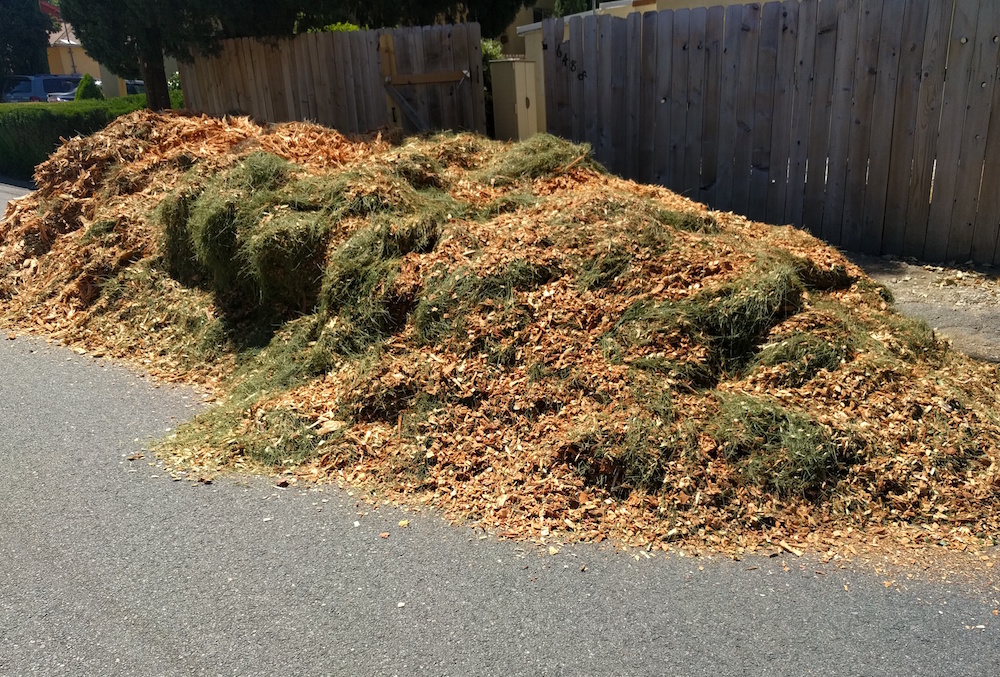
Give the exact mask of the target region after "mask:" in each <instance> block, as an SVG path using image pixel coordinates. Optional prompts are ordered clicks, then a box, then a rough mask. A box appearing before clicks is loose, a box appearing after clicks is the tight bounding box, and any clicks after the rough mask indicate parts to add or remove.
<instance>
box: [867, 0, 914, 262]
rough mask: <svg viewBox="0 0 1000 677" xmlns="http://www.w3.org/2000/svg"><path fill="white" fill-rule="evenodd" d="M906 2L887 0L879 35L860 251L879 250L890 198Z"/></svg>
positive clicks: (879, 251) (869, 252)
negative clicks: (890, 173) (894, 127)
mask: <svg viewBox="0 0 1000 677" xmlns="http://www.w3.org/2000/svg"><path fill="white" fill-rule="evenodd" d="M904 9H905V3H904V1H903V0H885V4H884V6H883V9H882V30H881V33H880V35H879V50H878V75H877V79H876V82H875V94H874V99H873V103H872V111H873V117H872V127H871V134H870V137H869V139H868V142H869V143H868V157H869V165H868V179H867V186H866V188H865V198H864V207H863V209H862V217H861V229H860V230H861V235H860V241H859V251H863V252H865V253H868V254H879V253H881V249H882V233H883V231H884V223H885V204H886V201H887V200H888V190H889V170H890V166H891V163H892V140H893V136H894V135H893V125H894V123H895V118H896V97H897V93H898V91H899V65H900V59H901V58H902V48H903V44H902V37H903V22H904V19H905V17H904Z"/></svg>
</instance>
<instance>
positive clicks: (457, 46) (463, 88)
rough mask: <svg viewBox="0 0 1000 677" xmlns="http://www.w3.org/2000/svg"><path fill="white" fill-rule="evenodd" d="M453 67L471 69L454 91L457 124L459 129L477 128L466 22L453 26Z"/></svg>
mask: <svg viewBox="0 0 1000 677" xmlns="http://www.w3.org/2000/svg"><path fill="white" fill-rule="evenodd" d="M450 45H451V69H452V70H454V71H469V75H468V76H466V77H465V78H463V79H462V81H461V82H459V83H457V84H456V85H455V86H454V87H453V88H452V89H453V91H454V99H455V102H454V104H453V105H454V108H455V126H456V128H457V129H462V130H469V129H475V122H474V121H473V119H472V96H471V94H472V82H471V78H472V71H471V70H469V36H468V29H467V26H466V25H465V24H457V25H455V26H452V27H451V40H450Z"/></svg>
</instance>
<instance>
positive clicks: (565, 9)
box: [552, 0, 591, 16]
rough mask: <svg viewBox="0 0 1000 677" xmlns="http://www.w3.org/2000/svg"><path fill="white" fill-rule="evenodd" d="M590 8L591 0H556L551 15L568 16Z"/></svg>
mask: <svg viewBox="0 0 1000 677" xmlns="http://www.w3.org/2000/svg"><path fill="white" fill-rule="evenodd" d="M590 8H591V0H556V5H555V8H554V9H553V10H552V16H570V15H571V14H580V13H581V12H586V11H587V10H589V9H590Z"/></svg>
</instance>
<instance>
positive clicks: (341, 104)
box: [180, 24, 486, 133]
mask: <svg viewBox="0 0 1000 677" xmlns="http://www.w3.org/2000/svg"><path fill="white" fill-rule="evenodd" d="M180 68H181V71H180V74H181V83H182V86H183V89H184V99H185V102H186V103H187V105H188V107H189V108H192V109H194V110H198V111H203V112H205V113H208V114H210V115H224V114H227V113H233V112H239V113H243V114H248V115H252V116H253V117H254V118H256V119H257V120H259V121H262V122H280V121H286V120H314V121H316V122H319V123H320V124H323V125H327V126H330V127H334V128H336V129H338V130H340V131H342V132H344V133H364V132H369V131H372V130H375V129H379V128H381V127H385V126H389V125H394V126H401V127H403V128H404V129H405V130H407V131H410V132H413V131H426V130H428V129H456V130H457V129H466V130H474V131H479V132H483V133H485V131H486V109H485V105H486V104H485V95H484V92H483V73H482V45H481V41H480V30H479V25H478V24H461V25H447V26H426V27H417V28H399V29H385V30H377V31H353V32H346V33H306V34H301V35H298V36H296V37H294V38H289V39H281V40H275V41H271V42H266V41H260V40H253V39H249V38H242V39H234V40H226V41H224V42H223V43H222V46H221V49H220V51H219V52H218V53H217V54H215V55H197V56H196V57H195V59H194V62H193V63H190V64H181V66H180Z"/></svg>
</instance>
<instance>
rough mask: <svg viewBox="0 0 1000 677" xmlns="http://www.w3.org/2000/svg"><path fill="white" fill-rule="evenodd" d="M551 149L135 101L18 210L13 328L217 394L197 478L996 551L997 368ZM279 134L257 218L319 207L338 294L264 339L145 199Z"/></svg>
mask: <svg viewBox="0 0 1000 677" xmlns="http://www.w3.org/2000/svg"><path fill="white" fill-rule="evenodd" d="M540 143H541V144H542V145H540V146H538V147H535V148H533V149H532V152H531V153H524V152H523V149H521V150H519V151H518V152H520V153H521V156H532V157H533V160H535V161H534V162H533V163H532V165H531V169H530V171H529V170H525V172H524V173H523V174H518V171H517V165H516V164H515V165H514V166H513V168H512V166H511V162H510V161H509V160H510V157H511V156H512V155H511V154H512V150H511V147H510V146H509V145H506V144H500V143H494V142H490V141H487V140H484V139H480V138H477V137H473V136H463V135H459V136H439V137H433V138H430V139H416V140H408V141H406V142H404V143H403V144H402V145H399V146H389V145H388V144H385V143H383V142H382V141H381V140H380V139H374V140H371V141H369V142H355V141H349V140H347V139H344V138H343V137H341V136H339V135H338V134H336V133H335V132H332V131H330V130H325V129H322V128H318V127H315V126H310V125H301V124H290V125H279V126H276V127H271V128H264V127H260V126H257V125H255V124H254V123H252V122H250V121H249V120H246V119H244V118H227V119H224V120H213V119H210V118H204V117H202V118H191V117H183V116H178V115H171V116H157V115H152V114H149V113H136V114H133V115H132V116H128V117H127V118H124V119H120V120H119V121H117V122H116V123H113V124H112V126H111V127H109V128H108V129H107V130H105V131H104V132H102V133H101V134H98V135H95V136H94V137H90V138H88V139H77V140H72V141H70V142H68V143H67V144H66V145H64V146H63V148H62V149H61V150H60V151H58V152H57V153H56V154H55V155H54V156H53V158H52V159H51V160H50V161H49V162H47V163H46V164H45V165H42V166H41V167H40V168H39V171H38V175H37V177H36V180H37V182H38V184H39V191H37V192H36V193H34V194H32V195H31V196H29V197H27V198H24V199H22V200H20V201H16V202H14V203H12V205H11V206H10V207H9V208H8V212H7V214H6V217H5V220H4V222H3V225H2V226H0V299H2V304H3V306H2V308H3V310H2V320H3V322H4V323H5V324H7V325H9V326H19V327H25V328H29V329H33V330H36V331H41V332H44V333H46V334H49V335H55V336H58V337H59V338H61V339H62V340H64V341H65V342H68V343H70V344H73V345H79V346H83V347H85V348H87V349H88V350H91V351H98V352H101V353H107V354H112V355H115V356H119V357H123V358H127V359H132V360H135V361H138V362H140V363H142V364H144V365H145V366H147V367H148V368H150V369H153V370H154V371H156V372H157V373H159V374H160V375H161V376H163V377H165V378H168V379H174V380H196V381H198V382H200V383H204V384H209V385H211V386H213V387H215V388H216V389H217V390H218V392H219V394H220V397H221V398H222V399H223V400H224V401H225V403H224V405H223V406H222V407H220V409H219V410H218V411H216V412H215V413H213V414H209V415H207V416H204V417H201V418H200V419H198V420H196V421H195V422H194V423H193V424H191V425H190V426H188V427H187V428H186V429H185V430H183V431H181V433H180V434H179V435H178V436H177V437H176V438H174V439H172V440H170V441H168V442H167V445H166V447H165V449H164V452H163V453H165V454H166V455H167V457H168V458H169V459H170V460H171V462H173V463H175V464H177V465H178V467H184V468H186V469H188V471H190V472H193V473H195V474H198V473H202V474H204V473H211V472H215V471H217V470H220V469H243V470H253V471H275V470H277V471H279V472H283V473H285V474H286V475H287V476H289V477H292V478H301V479H303V480H310V481H320V482H325V481H336V482H341V483H345V484H349V485H354V486H365V487H368V488H371V489H372V490H373V491H377V492H378V494H379V495H383V496H390V497H392V498H393V499H394V500H397V501H400V502H405V503H408V504H412V505H426V506H429V507H433V508H434V509H436V510H439V511H441V512H442V513H443V514H445V515H447V516H449V517H451V518H454V519H462V520H466V521H472V522H474V523H477V524H480V525H482V526H484V527H485V528H488V529H490V530H491V531H494V532H496V533H498V534H501V535H503V536H507V537H511V538H532V539H552V538H558V539H561V540H585V541H600V540H603V539H606V538H610V539H614V540H615V541H616V542H619V543H622V544H626V545H629V546H635V547H642V548H649V549H661V548H667V547H671V546H676V545H678V544H681V545H690V546H693V547H708V548H714V549H722V550H727V551H742V550H745V549H755V548H760V547H767V544H770V543H779V542H785V543H786V544H788V547H789V548H791V549H792V550H799V549H804V550H812V551H815V552H820V553H822V552H832V550H833V549H835V548H841V547H844V546H845V544H850V543H871V542H872V539H875V541H876V542H877V543H881V544H883V546H884V545H885V544H890V545H891V546H892V547H896V548H900V549H903V550H906V549H915V548H920V547H923V546H926V545H928V544H933V545H936V546H940V547H947V548H950V549H953V550H976V549H979V548H984V547H989V546H991V545H992V543H993V539H994V535H995V533H996V531H997V527H998V526H1000V522H998V515H997V503H996V498H995V495H996V490H997V484H998V481H1000V464H998V459H1000V449H998V445H997V440H998V439H1000V436H998V433H1000V421H998V415H997V412H998V411H1000V402H998V395H997V388H996V381H997V371H996V367H995V366H990V365H984V364H981V363H977V362H975V361H972V360H970V359H968V358H966V357H965V356H963V355H961V354H958V353H955V352H953V351H951V350H949V348H948V346H947V345H946V344H945V343H943V342H942V341H940V340H938V339H937V338H936V337H935V336H934V335H933V334H932V333H931V332H930V331H929V330H928V329H927V328H926V327H924V326H921V325H920V324H918V323H915V322H912V321H909V320H906V319H905V318H903V317H901V316H899V315H898V314H897V313H895V311H894V310H893V308H892V306H891V303H890V302H889V300H888V295H887V294H886V293H885V292H884V290H883V289H882V288H881V287H879V285H877V284H875V283H873V282H872V281H871V280H870V279H869V278H867V277H866V276H865V275H864V273H863V272H862V271H861V270H860V269H858V268H857V267H856V266H854V265H853V264H852V263H851V262H849V261H847V260H846V259H844V258H843V257H842V256H841V255H840V254H839V253H838V252H837V251H836V250H834V249H832V248H830V247H827V246H825V245H823V244H822V243H820V242H819V241H817V240H815V239H814V238H812V237H811V236H809V235H807V234H805V233H802V232H800V231H796V230H794V229H791V228H778V227H773V226H767V225H764V224H759V223H753V222H749V221H747V220H746V219H743V218H741V217H738V216H735V215H733V214H726V213H712V212H709V211H708V210H707V209H706V208H705V207H703V206H702V205H698V204H696V203H693V202H691V201H690V200H687V199H685V198H682V197H679V196H677V195H675V194H673V193H670V192H669V191H667V190H664V189H660V188H655V187H650V186H643V185H638V184H634V183H632V182H628V181H624V180H621V179H617V178H614V177H612V176H608V175H606V174H604V173H602V172H601V171H600V170H599V168H596V167H593V166H590V165H588V164H585V163H581V162H578V161H577V160H572V161H571V162H567V163H565V164H562V162H563V160H562V158H579V157H581V149H580V148H576V147H570V146H569V145H568V144H562V142H557V141H555V140H551V141H546V140H544V139H543V140H542V141H541V142H540ZM545 144H549V145H547V146H546V145H545ZM260 151H264V152H268V153H273V154H275V155H277V156H280V157H282V158H285V159H286V160H289V161H290V162H292V163H294V169H293V171H292V176H291V178H288V179H287V181H288V182H289V183H287V185H284V184H283V185H282V186H279V187H277V188H275V189H274V192H273V193H268V194H267V196H266V200H271V201H272V202H273V203H267V204H265V206H263V207H255V209H258V211H256V212H252V213H251V212H247V213H248V214H249V215H250V216H249V217H248V218H249V221H247V223H250V224H251V225H250V226H245V227H244V226H241V228H245V229H247V230H248V233H249V234H247V235H246V237H247V238H249V237H251V235H252V234H253V232H256V231H254V229H255V228H258V226H256V225H252V224H254V223H256V224H265V225H266V224H269V223H271V222H272V221H273V220H274V219H276V218H277V216H276V215H284V214H286V213H291V212H294V213H296V214H304V215H308V214H313V215H318V216H317V218H318V219H319V223H321V224H322V227H323V228H324V230H323V231H322V233H323V235H322V238H321V241H322V243H323V245H322V246H323V250H322V252H320V254H321V256H320V259H321V261H320V264H319V267H318V269H317V270H318V273H317V274H318V275H320V276H322V283H323V287H322V289H317V290H316V293H317V294H318V296H317V298H318V299H319V300H318V301H317V305H316V307H314V308H309V309H307V310H306V311H305V312H304V313H301V312H300V313H298V314H296V313H291V314H290V313H289V310H288V308H287V307H283V306H278V307H277V310H274V309H273V308H265V310H268V312H272V311H273V314H272V315H270V316H269V317H270V318H271V320H270V324H271V325H272V326H270V328H269V329H268V331H266V332H264V334H263V338H261V339H260V340H251V339H250V338H248V337H249V334H250V333H251V330H254V331H256V329H253V328H254V327H256V328H257V329H259V327H260V313H261V312H262V308H264V307H263V306H255V305H254V304H257V303H264V301H266V299H264V300H261V298H263V297H261V295H260V294H259V293H258V291H255V289H256V288H251V289H250V291H248V292H247V293H246V294H245V295H244V296H243V297H240V298H239V299H237V300H238V301H240V303H236V302H235V301H234V297H233V294H228V293H227V292H226V291H225V290H223V289H220V288H219V287H218V286H215V287H213V285H212V284H210V283H209V280H208V279H207V276H208V274H207V273H204V272H202V273H198V274H194V277H192V278H190V279H186V278H182V279H178V276H177V275H173V276H172V275H171V274H170V273H169V272H168V271H167V270H166V269H165V267H164V265H163V263H162V262H163V251H162V249H163V246H164V244H163V228H164V226H163V223H162V222H161V220H160V219H158V218H156V217H154V216H153V215H154V213H155V212H156V209H157V207H158V206H159V205H160V204H161V203H162V202H163V200H164V199H165V198H166V197H167V196H168V195H173V196H176V195H178V194H180V193H183V191H186V190H188V191H191V194H192V196H194V197H192V200H197V199H200V198H198V197H197V196H199V195H203V194H204V195H207V194H208V191H209V190H210V187H211V186H212V185H214V184H213V181H216V182H218V181H219V180H220V179H217V178H216V177H220V176H221V177H225V176H229V175H228V174H226V172H229V171H235V169H238V168H239V167H241V166H244V165H241V163H245V162H246V161H247V158H248V157H249V156H250V155H251V154H252V153H255V152H260ZM549 151H552V153H553V154H552V157H557V158H560V160H559V161H558V162H554V161H553V162H549V163H546V162H544V161H543V162H537V160H538V157H537V156H538V155H539V154H544V153H546V152H549ZM539 168H540V169H539ZM344 177H346V178H344ZM221 180H222V181H223V182H224V181H225V179H221ZM301 181H306V182H307V183H301ZM308 181H312V183H308ZM338 181H339V183H338ZM297 182H298V183H297ZM317 182H318V183H317ZM324 182H325V183H324ZM302 186H307V187H310V188H309V190H306V191H305V193H303V191H304V190H305V189H303V188H302ZM317 186H318V187H317ZM330 186H333V187H332V188H331V187H330ZM309 191H312V193H309ZM306 193H308V195H307V197H303V195H304V194H306ZM260 195H262V193H254V194H252V195H251V194H250V193H246V194H244V193H239V196H242V197H239V196H238V197H236V198H233V197H230V198H229V199H230V201H231V202H232V201H235V202H240V200H243V202H245V203H250V202H252V201H253V200H257V199H258V197H259V196H260ZM317 195H320V196H327V197H322V199H320V198H317V197H316V196H317ZM331 195H332V196H333V197H330V196H331ZM251 198H252V199H251ZM261 199H263V198H261ZM266 200H265V202H266ZM317 200H318V201H317ZM324 200H325V201H324ZM254 204H256V203H254ZM232 208H233V209H241V208H243V207H241V206H240V205H239V204H237V205H235V206H234V207H232ZM255 219H256V221H255ZM181 221H182V223H181V226H183V225H184V223H183V221H184V220H183V219H181ZM241 223H242V222H241ZM251 231H252V232H251ZM240 232H242V231H240ZM415 233H416V234H415ZM237 237H244V235H238V236H237ZM355 264H356V265H355ZM362 264H363V265H362ZM276 274H279V275H280V271H278V273H276ZM352 276H353V277H352ZM319 282H320V280H319V279H317V281H316V283H317V284H319ZM234 294H235V292H234ZM255 322H256V323H257V324H254V323H255ZM789 551H791V550H789Z"/></svg>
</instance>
